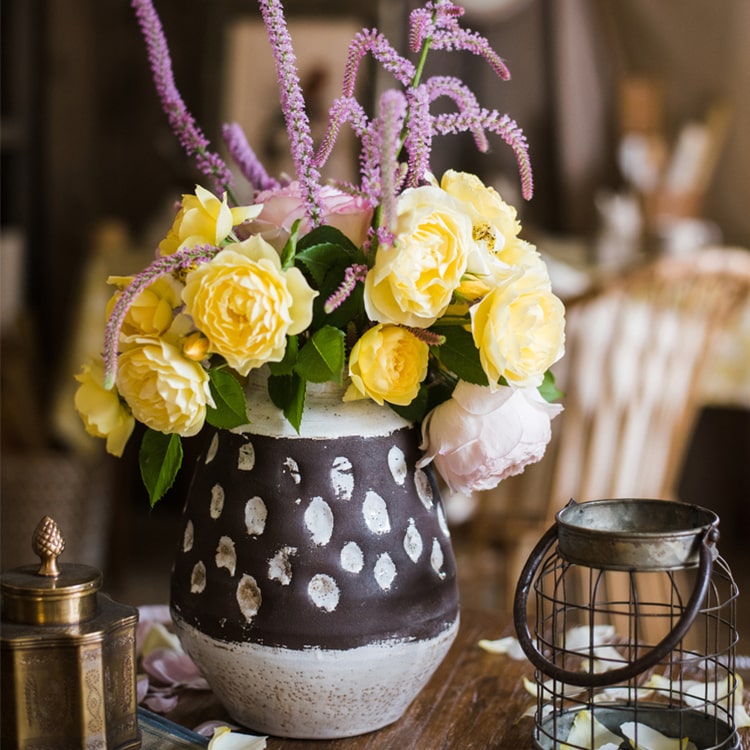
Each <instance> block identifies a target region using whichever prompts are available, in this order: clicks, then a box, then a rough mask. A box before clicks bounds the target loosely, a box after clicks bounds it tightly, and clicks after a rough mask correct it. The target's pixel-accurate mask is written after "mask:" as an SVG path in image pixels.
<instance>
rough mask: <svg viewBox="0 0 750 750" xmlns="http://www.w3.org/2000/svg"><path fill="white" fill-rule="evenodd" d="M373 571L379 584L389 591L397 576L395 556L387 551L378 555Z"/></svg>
mask: <svg viewBox="0 0 750 750" xmlns="http://www.w3.org/2000/svg"><path fill="white" fill-rule="evenodd" d="M373 572H374V574H375V580H376V581H377V582H378V586H380V588H381V589H383V591H388V590H389V589H390V588H391V585H392V584H393V581H394V579H395V578H396V565H395V564H394V562H393V558H392V557H391V556H390V555H389V554H388V553H387V552H383V553H382V554H381V555H379V556H378V559H377V562H376V563H375V569H374V571H373Z"/></svg>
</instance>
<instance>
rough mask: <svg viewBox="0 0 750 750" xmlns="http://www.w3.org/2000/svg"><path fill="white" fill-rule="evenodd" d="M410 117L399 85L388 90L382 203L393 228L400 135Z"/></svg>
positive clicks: (383, 102) (383, 101) (383, 114)
mask: <svg viewBox="0 0 750 750" xmlns="http://www.w3.org/2000/svg"><path fill="white" fill-rule="evenodd" d="M405 117H406V97H405V96H404V95H403V94H402V93H401V92H400V91H396V90H395V89H389V90H388V91H385V92H384V93H383V95H382V96H381V97H380V121H379V123H378V126H379V131H380V137H379V139H378V142H379V148H380V159H379V163H380V183H381V195H380V206H381V211H382V217H383V225H384V226H386V227H387V228H388V229H389V230H392V229H393V228H394V227H395V225H396V194H397V193H398V191H399V189H400V187H401V186H400V181H399V162H398V159H397V154H398V150H399V138H400V135H401V130H402V128H403V126H404V118H405Z"/></svg>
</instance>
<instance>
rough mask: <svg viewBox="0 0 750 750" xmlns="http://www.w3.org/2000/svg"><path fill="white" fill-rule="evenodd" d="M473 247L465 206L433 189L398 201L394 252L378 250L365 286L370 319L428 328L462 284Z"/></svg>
mask: <svg viewBox="0 0 750 750" xmlns="http://www.w3.org/2000/svg"><path fill="white" fill-rule="evenodd" d="M471 248H472V239H471V221H470V220H469V218H468V217H467V216H466V215H465V214H464V213H463V211H462V208H461V204H460V203H459V202H458V201H456V200H455V199H454V198H452V197H451V196H449V195H448V194H447V193H446V192H445V191H443V190H441V189H440V188H438V187H434V186H432V185H427V186H423V187H418V188H412V189H408V190H405V191H404V192H403V193H402V195H401V197H400V198H399V201H398V217H397V222H396V240H395V245H394V247H386V248H379V249H378V251H377V254H376V256H375V263H374V265H373V267H372V268H371V269H370V271H369V272H368V274H367V280H366V281H365V310H366V311H367V315H368V316H369V318H370V320H373V321H377V322H380V323H396V324H400V325H404V326H409V327H411V328H429V326H431V325H432V324H433V323H434V322H435V321H436V320H437V319H438V318H439V317H440V316H441V315H442V314H443V313H444V312H445V310H446V309H447V307H448V305H449V304H450V302H451V297H452V296H453V292H454V291H455V289H456V288H457V287H458V285H459V284H460V283H461V277H462V276H463V274H464V271H465V270H466V266H467V262H468V256H469V252H470V251H471Z"/></svg>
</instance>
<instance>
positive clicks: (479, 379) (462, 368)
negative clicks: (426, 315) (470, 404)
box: [431, 326, 489, 385]
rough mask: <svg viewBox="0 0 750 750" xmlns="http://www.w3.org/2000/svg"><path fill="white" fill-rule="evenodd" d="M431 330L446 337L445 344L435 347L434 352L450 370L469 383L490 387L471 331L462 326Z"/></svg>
mask: <svg viewBox="0 0 750 750" xmlns="http://www.w3.org/2000/svg"><path fill="white" fill-rule="evenodd" d="M431 330H432V331H434V333H437V334H439V335H440V336H444V337H445V342H444V343H443V344H441V345H440V346H439V347H434V348H433V351H434V352H435V354H436V356H437V357H438V359H439V360H440V362H441V363H442V364H443V365H444V366H445V367H446V368H447V369H448V370H450V371H451V372H453V373H454V374H455V375H456V376H457V377H459V378H460V379H461V380H465V381H466V382H467V383H473V384H474V385H489V381H488V380H487V375H486V373H485V372H484V370H483V369H482V362H481V360H480V359H479V350H478V349H477V348H476V346H475V345H474V339H473V338H472V335H471V333H470V332H469V331H467V330H466V329H465V328H463V327H461V326H442V327H435V328H433V329H431Z"/></svg>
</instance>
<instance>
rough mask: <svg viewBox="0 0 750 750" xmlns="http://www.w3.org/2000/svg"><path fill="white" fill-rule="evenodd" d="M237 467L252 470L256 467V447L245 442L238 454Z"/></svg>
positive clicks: (241, 469) (242, 469)
mask: <svg viewBox="0 0 750 750" xmlns="http://www.w3.org/2000/svg"><path fill="white" fill-rule="evenodd" d="M237 468H238V469H239V470H240V471H252V470H253V469H254V468H255V447H254V446H253V444H252V443H245V445H243V446H242V447H241V448H240V450H239V453H238V454H237Z"/></svg>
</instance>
